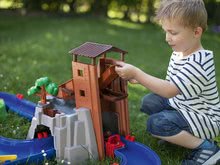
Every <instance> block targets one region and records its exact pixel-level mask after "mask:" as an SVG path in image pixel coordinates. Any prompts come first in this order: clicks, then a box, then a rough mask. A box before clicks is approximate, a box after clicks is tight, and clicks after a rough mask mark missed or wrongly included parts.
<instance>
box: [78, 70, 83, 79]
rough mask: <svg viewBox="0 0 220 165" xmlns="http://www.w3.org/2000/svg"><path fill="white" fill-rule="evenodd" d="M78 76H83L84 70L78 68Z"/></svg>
mask: <svg viewBox="0 0 220 165" xmlns="http://www.w3.org/2000/svg"><path fill="white" fill-rule="evenodd" d="M78 76H81V77H83V70H81V69H78Z"/></svg>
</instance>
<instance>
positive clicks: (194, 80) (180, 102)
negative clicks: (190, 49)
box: [166, 50, 220, 139]
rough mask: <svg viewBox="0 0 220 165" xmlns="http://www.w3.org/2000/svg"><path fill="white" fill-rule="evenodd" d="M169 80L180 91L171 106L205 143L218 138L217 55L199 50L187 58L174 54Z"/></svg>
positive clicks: (169, 67)
mask: <svg viewBox="0 0 220 165" xmlns="http://www.w3.org/2000/svg"><path fill="white" fill-rule="evenodd" d="M166 80H167V81H170V82H172V83H174V84H175V85H176V86H177V87H178V88H179V90H180V94H179V95H176V96H175V97H173V98H170V99H169V103H170V105H171V106H172V107H174V108H175V109H177V110H178V111H179V112H180V114H182V116H183V117H184V118H185V119H186V121H187V122H188V123H189V125H190V127H191V130H192V132H193V134H194V135H195V136H197V137H199V138H203V139H213V138H214V137H216V136H218V134H219V131H220V101H219V94H218V89H217V84H216V78H215V65H214V59H213V52H212V51H209V50H199V51H196V52H194V53H192V54H191V55H189V56H187V57H183V58H181V56H180V54H179V53H177V52H173V54H172V56H171V58H170V63H169V66H168V70H167V76H166Z"/></svg>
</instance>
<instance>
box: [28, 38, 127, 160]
mask: <svg viewBox="0 0 220 165" xmlns="http://www.w3.org/2000/svg"><path fill="white" fill-rule="evenodd" d="M69 53H70V54H71V55H72V57H73V60H72V78H71V79H70V80H68V81H66V82H65V83H63V84H61V85H60V86H59V91H58V95H57V97H58V98H59V99H55V98H52V99H49V98H48V103H47V104H45V105H42V104H38V106H37V107H36V111H35V116H34V118H33V119H32V124H31V127H30V130H29V133H28V137H27V138H28V139H31V138H34V136H36V129H37V127H39V126H41V125H43V126H45V127H46V128H49V130H50V134H52V135H53V136H54V145H55V149H56V157H57V158H58V159H60V160H63V159H65V160H68V161H70V162H72V163H73V164H74V163H75V162H79V161H83V160H85V159H88V158H91V156H92V157H93V158H99V159H100V160H102V159H104V157H105V149H104V140H105V137H106V136H108V134H109V133H110V134H111V133H117V134H120V135H123V136H126V135H128V134H129V133H130V129H129V114H128V100H127V82H126V81H124V80H122V79H121V78H119V77H118V75H117V74H116V72H115V61H116V60H121V61H124V59H125V54H126V53H127V52H126V51H124V50H122V49H119V48H116V47H114V46H112V45H104V44H98V43H92V42H86V43H84V44H82V45H81V46H79V47H77V48H75V49H73V50H71V51H70V52H69ZM112 53H114V54H112ZM108 54H111V55H114V57H115V58H112V57H109V56H108ZM116 55H118V56H116ZM81 58H88V59H89V62H88V61H87V62H83V60H81ZM62 105H66V106H62ZM62 107H67V108H65V109H63V108H62ZM51 109H52V112H55V113H51ZM53 110H55V111H53Z"/></svg>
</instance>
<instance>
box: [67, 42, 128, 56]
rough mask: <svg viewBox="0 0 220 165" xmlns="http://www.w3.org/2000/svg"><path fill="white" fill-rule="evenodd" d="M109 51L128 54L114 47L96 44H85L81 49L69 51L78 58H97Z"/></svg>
mask: <svg viewBox="0 0 220 165" xmlns="http://www.w3.org/2000/svg"><path fill="white" fill-rule="evenodd" d="M109 51H113V52H119V53H127V52H126V51H124V50H122V49H119V48H116V47H114V46H112V45H105V44H98V43H94V42H85V43H84V44H82V45H80V46H79V47H77V48H75V49H72V50H71V51H69V53H71V54H73V55H78V56H85V57H91V58H95V57H98V56H100V55H102V54H103V53H105V52H109Z"/></svg>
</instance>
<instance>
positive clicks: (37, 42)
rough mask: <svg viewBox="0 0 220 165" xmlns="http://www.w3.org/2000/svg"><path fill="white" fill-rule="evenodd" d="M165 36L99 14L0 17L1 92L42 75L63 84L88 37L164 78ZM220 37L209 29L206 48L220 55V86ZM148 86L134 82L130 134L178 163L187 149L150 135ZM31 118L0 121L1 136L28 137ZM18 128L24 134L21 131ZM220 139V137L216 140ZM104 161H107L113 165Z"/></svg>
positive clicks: (219, 69)
mask: <svg viewBox="0 0 220 165" xmlns="http://www.w3.org/2000/svg"><path fill="white" fill-rule="evenodd" d="M164 39H165V35H164V34H163V32H162V30H161V29H160V27H158V26H156V25H147V24H145V25H144V24H135V23H130V22H125V21H120V20H111V19H106V18H95V17H88V16H87V17H67V18H65V17H48V16H41V17H40V16H27V17H21V16H16V15H3V14H1V15H0V82H1V83H0V91H4V92H9V93H13V94H17V93H22V94H24V97H25V98H26V99H28V100H31V101H34V102H36V101H37V99H38V98H36V97H30V96H27V94H26V93H27V89H28V88H29V87H31V86H32V85H34V82H35V80H36V79H37V78H39V77H42V76H48V77H50V78H51V80H52V81H54V82H56V83H58V84H61V83H63V82H65V81H66V80H68V79H70V78H71V61H72V57H71V55H70V54H69V53H68V51H69V50H71V49H72V48H75V47H77V46H79V45H81V44H82V43H84V42H86V41H92V42H98V43H104V44H112V45H114V46H116V47H119V48H121V49H124V50H127V51H128V55H127V56H126V61H127V62H128V63H132V64H133V65H136V66H138V67H140V68H141V69H143V70H144V71H146V72H148V73H150V74H152V75H154V76H157V77H160V78H164V77H165V75H166V69H167V65H168V62H169V57H170V54H171V49H170V48H169V47H168V45H167V44H166V42H165V41H164ZM219 45H220V35H219V34H215V33H213V32H211V31H210V30H208V32H206V33H205V34H204V37H203V46H204V47H205V48H206V49H210V50H213V51H214V53H215V64H216V76H217V81H218V87H219V89H220V65H217V64H219V63H220V58H219V57H218V56H219V55H220V47H219ZM147 93H149V90H147V89H145V88H143V87H142V86H140V85H129V112H130V127H131V132H132V134H134V135H135V136H136V139H137V141H139V142H141V143H144V144H146V145H148V146H150V147H151V148H152V149H153V150H154V151H156V152H157V154H158V155H159V156H160V158H161V160H162V164H164V165H178V164H180V162H181V160H182V159H183V157H184V155H185V154H186V152H188V151H187V150H185V149H183V148H180V147H176V146H173V145H164V146H158V144H157V141H158V140H157V139H155V138H153V137H151V136H150V135H149V134H147V133H146V131H145V129H146V127H145V125H146V119H147V116H146V115H145V114H143V113H141V112H140V111H139V107H140V100H141V98H142V97H143V96H144V95H145V94H147ZM28 126H29V122H27V121H25V120H24V119H21V118H20V117H18V116H17V115H14V114H10V115H9V116H8V117H7V121H0V135H3V136H6V137H12V138H25V136H26V133H27V130H28ZM16 132H19V134H18V133H16ZM217 140H218V139H217ZM106 162H109V161H105V163H103V164H108V163H106Z"/></svg>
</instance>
